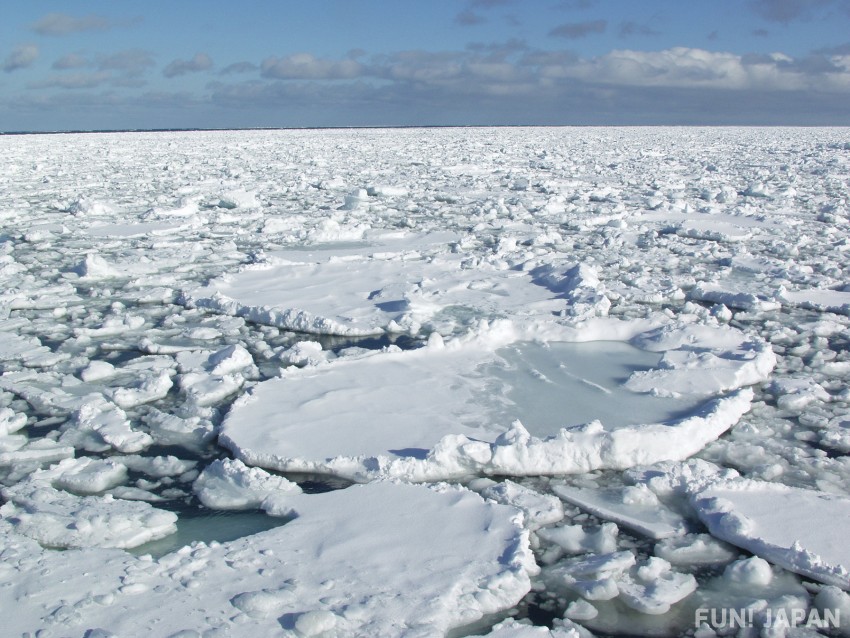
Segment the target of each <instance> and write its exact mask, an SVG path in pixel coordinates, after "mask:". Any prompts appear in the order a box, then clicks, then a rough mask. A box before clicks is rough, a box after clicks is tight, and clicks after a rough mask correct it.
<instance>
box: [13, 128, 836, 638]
mask: <svg viewBox="0 0 850 638" xmlns="http://www.w3.org/2000/svg"><path fill="white" fill-rule="evenodd" d="M847 140H848V131H847V129H840V128H806V129H779V128H776V129H758V128H744V129H742V128H710V129H696V128H669V129H668V128H616V129H604V128H578V129H573V128H516V129H513V128H504V129H487V128H482V129H475V128H470V129H404V130H381V129H359V130H337V131H332V130H324V131H217V132H200V131H199V132H170V133H120V134H119V133H116V134H91V135H61V136H47V135H43V136H42V135H29V136H5V137H0V148H1V149H2V154H0V219H1V220H2V222H3V226H2V229H0V487H2V497H3V502H2V505H0V536H2V543H0V547H2V549H0V554H2V557H3V558H2V561H0V580H2V582H3V585H4V586H3V587H0V599H2V601H0V605H2V607H3V609H12V610H14V613H10V614H7V619H6V622H7V624H8V625H9V626H8V628H7V629H4V630H5V631H8V632H11V633H16V634H19V633H23V632H30V633H31V634H36V633H38V632H39V631H41V632H42V633H44V634H45V635H48V634H50V633H52V634H54V635H92V636H96V635H109V634H117V635H130V634H136V633H140V632H141V633H145V635H162V636H172V635H196V634H203V633H204V632H207V633H209V634H210V635H213V634H214V633H215V632H219V633H222V634H225V635H275V634H280V635H313V634H317V633H321V632H324V633H325V634H326V635H364V636H366V635H368V636H376V635H378V636H396V635H411V636H412V635H416V636H423V635H444V634H446V632H449V631H451V632H453V635H458V636H459V635H474V634H479V635H487V634H488V633H490V634H491V635H494V636H526V635H528V636H537V635H539V636H546V635H550V636H572V637H576V636H578V637H580V638H587V636H589V631H594V632H599V633H601V634H607V635H626V634H628V635H641V636H680V635H683V634H684V633H687V632H691V633H693V632H694V631H696V634H695V635H699V636H701V637H702V636H708V635H712V632H713V631H714V630H713V629H711V628H710V627H708V626H704V627H701V628H697V627H696V625H695V624H694V618H695V613H696V610H698V609H700V608H705V609H720V608H726V609H728V608H746V607H748V606H749V607H750V608H752V609H756V610H757V614H756V616H757V618H756V620H757V622H756V624H757V625H758V623H764V622H765V618H767V617H768V614H769V613H773V612H777V613H778V612H779V611H780V610H785V611H787V612H789V613H790V612H791V611H793V612H794V613H802V612H805V613H811V612H812V611H819V612H824V611H827V610H830V609H841V610H844V611H845V615H847V616H850V611H846V610H848V609H850V603H848V602H847V601H848V598H847V594H846V591H847V590H850V582H848V573H850V556H848V554H847V551H846V548H845V547H844V545H845V544H846V543H844V544H842V539H843V538H844V536H845V535H846V534H844V531H845V530H844V528H845V527H846V519H847V515H848V514H850V512H848V511H846V510H847V509H848V505H847V503H848V502H850V501H848V495H850V463H848V456H847V455H848V452H850V416H848V415H850V386H848V380H850V312H848V307H850V269H848V267H847V265H846V264H847V254H848V250H850V236H848V222H850V208H848V200H849V199H850V197H848V191H850V183H848V178H847V176H848V174H850V154H848V142H847ZM232 457H235V458H232ZM395 481H404V482H401V483H399V482H395ZM439 481H451V482H453V483H454V485H448V484H444V483H440V484H439V485H437V486H431V487H428V486H423V485H411V484H410V483H418V482H428V483H432V482H439ZM352 482H357V483H365V485H352ZM405 482H406V483H405ZM192 543H194V545H193V544H192ZM57 549H62V551H57ZM148 554H149V555H150V556H147V555H148ZM542 619H548V622H547V624H548V625H549V626H547V627H543V626H541V624H540V623H541V621H542ZM845 622H850V618H848V619H846V620H845ZM535 623H537V624H536V625H535ZM4 627H6V625H4ZM759 627H760V625H759V626H758V627H756V628H755V629H754V630H753V631H755V632H757V631H761V629H759ZM140 628H141V629H140ZM765 631H767V629H765ZM807 631H808V630H807ZM840 631H843V632H844V633H845V634H846V631H847V630H846V628H841V629H840ZM178 632H195V634H190V633H184V634H178ZM720 633H722V631H720ZM834 633H835V632H834ZM748 635H750V634H748ZM752 635H755V633H753V634H752ZM765 635H766V634H765ZM789 635H791V634H789ZM800 635H803V634H800ZM805 635H810V634H805Z"/></svg>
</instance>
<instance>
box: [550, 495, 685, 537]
mask: <svg viewBox="0 0 850 638" xmlns="http://www.w3.org/2000/svg"><path fill="white" fill-rule="evenodd" d="M552 491H554V492H555V494H557V495H558V496H560V497H561V498H562V499H564V500H565V501H567V502H568V503H572V504H573V505H578V506H579V507H581V508H582V509H585V510H587V511H589V512H591V513H593V514H595V515H596V516H599V517H600V518H604V519H606V520H611V521H614V522H615V523H619V524H620V525H622V526H623V527H628V528H629V529H632V530H634V531H636V532H638V533H639V534H643V535H645V536H649V537H650V538H655V539H660V538H668V537H670V536H681V535H683V534H685V533H686V532H687V531H688V526H687V523H686V521H685V519H684V518H683V517H682V516H681V515H679V514H677V513H676V512H674V511H673V510H671V509H670V508H668V507H666V506H665V505H663V504H662V503H661V502H660V501H659V500H658V497H657V496H656V495H655V494H654V493H653V492H652V491H651V490H650V489H649V488H648V487H646V486H645V485H636V486H628V487H624V488H613V489H607V490H596V489H582V488H576V487H570V486H567V485H553V486H552Z"/></svg>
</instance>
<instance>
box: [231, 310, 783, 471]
mask: <svg viewBox="0 0 850 638" xmlns="http://www.w3.org/2000/svg"><path fill="white" fill-rule="evenodd" d="M642 328H644V330H643V331H642V330H641V329H642ZM645 328H646V325H645V324H641V323H629V322H622V321H617V320H613V319H605V318H598V319H595V320H588V321H585V322H584V323H583V324H582V326H581V327H579V328H575V327H564V326H560V325H557V324H548V325H540V324H538V325H535V326H534V327H533V328H532V329H529V327H528V326H526V327H524V328H521V329H518V328H516V327H515V326H514V325H512V324H510V323H509V322H504V321H503V322H496V323H494V324H492V325H489V326H485V327H484V328H482V329H481V330H480V331H479V333H478V334H476V335H473V336H469V337H467V338H464V339H459V340H456V341H453V342H444V341H443V339H442V338H441V337H439V335H436V334H435V335H434V336H433V337H432V339H431V340H430V341H429V344H428V346H427V347H424V348H420V349H418V350H413V351H399V350H398V349H396V350H395V351H392V350H391V351H387V352H377V353H372V354H369V355H366V356H360V357H352V358H348V359H346V358H342V359H338V360H335V361H332V362H330V363H327V364H320V365H317V366H308V367H306V368H300V369H293V368H289V369H286V370H284V371H283V373H282V377H281V378H279V379H273V380H270V381H266V382H264V383H262V384H260V385H259V386H257V387H255V388H254V389H253V390H252V391H251V392H250V393H249V394H247V395H245V396H243V397H242V398H240V399H239V400H238V401H237V402H236V404H235V405H234V406H233V408H232V409H231V411H230V412H229V413H228V415H227V417H226V419H225V422H224V424H223V426H222V428H221V432H220V436H219V440H220V442H221V443H222V444H223V445H225V446H227V447H229V448H230V449H231V450H233V451H234V452H235V453H236V454H237V456H238V457H239V458H240V459H242V460H243V461H245V462H246V463H248V464H249V465H259V466H262V467H266V468H272V469H275V470H281V471H301V472H304V471H306V472H320V473H329V474H336V475H340V476H343V477H346V478H351V479H354V480H359V481H362V480H370V479H374V478H378V477H399V478H404V479H407V480H437V479H444V478H457V477H463V476H467V475H474V474H480V473H484V474H509V475H511V474H516V475H527V474H556V473H577V472H588V471H592V470H596V469H624V468H628V467H631V466H632V465H636V464H646V463H653V462H657V461H661V460H682V459H685V458H687V457H689V456H691V455H692V454H694V453H696V452H698V451H699V450H700V449H701V448H702V447H703V446H704V445H705V444H707V443H708V442H710V441H713V440H715V439H716V438H717V437H718V436H720V435H721V434H722V433H723V432H725V431H726V430H727V429H728V428H729V427H731V426H732V425H734V424H735V423H736V422H737V421H738V419H739V418H740V417H741V415H742V414H744V413H745V412H746V411H747V410H748V408H749V404H750V400H751V397H752V392H751V391H750V390H748V389H740V390H739V388H741V387H742V386H745V385H749V384H752V383H755V382H757V381H759V380H761V379H764V378H765V377H766V375H767V374H768V373H769V371H770V370H771V369H772V367H773V364H774V362H775V359H774V358H773V356H772V353H770V351H769V350H766V349H765V348H764V347H763V346H762V345H761V344H759V343H758V342H750V341H748V339H747V338H746V337H744V335H743V334H742V333H740V332H739V331H736V330H732V329H728V328H723V329H721V328H715V329H705V330H703V329H701V328H695V327H694V326H689V325H679V326H676V327H673V326H667V327H666V328H663V329H653V330H649V331H646V330H645ZM635 333H637V334H635ZM528 334H533V335H536V337H537V338H545V337H547V336H548V337H549V338H550V339H551V340H549V341H546V342H545V344H546V345H548V347H549V348H548V350H547V349H546V348H542V346H534V345H533V344H530V343H528V344H526V345H525V346H524V348H523V349H520V350H519V354H517V353H516V352H512V353H510V354H508V353H505V352H503V351H501V350H500V347H503V346H507V345H513V344H516V343H517V342H518V341H521V340H522V338H523V335H528ZM602 336H607V337H608V338H609V339H616V338H617V337H628V336H631V337H632V339H631V340H632V342H633V343H639V344H641V345H644V346H645V347H647V348H649V347H651V348H652V349H654V350H657V351H663V352H664V356H663V358H662V359H661V364H662V365H661V367H659V368H658V369H654V370H648V371H635V372H632V374H631V376H630V377H628V381H627V382H626V383H625V388H624V387H622V385H623V384H622V381H623V379H622V378H621V379H616V378H615V379H606V380H604V383H605V384H606V385H609V386H611V387H610V388H606V387H605V386H603V385H601V384H600V383H598V382H596V381H593V379H594V378H596V375H595V372H598V370H594V368H598V367H600V366H602V365H603V364H604V357H598V361H596V362H594V361H593V360H591V359H589V360H587V361H586V365H585V366H584V367H582V368H580V369H576V370H574V371H571V370H570V367H569V361H568V358H569V356H570V354H571V353H570V352H567V353H565V359H564V361H563V362H560V363H559V362H558V360H557V353H558V352H559V350H558V344H559V343H561V344H564V343H565V342H563V341H561V342H558V341H555V339H558V338H560V339H562V340H563V339H569V340H570V341H572V342H581V341H584V342H588V341H593V340H594V339H596V338H599V337H602ZM696 339H699V341H698V343H699V347H698V348H695V346H694V341H695V340H696ZM712 345H714V346H715V350H716V349H719V352H720V354H719V355H716V354H713V351H712V350H713V349H712V348H711V346H712ZM536 348H537V350H535V349H536ZM553 353H555V354H554V355H553ZM553 356H554V357H555V360H554V362H553V361H552V357H553ZM619 356H622V354H620V355H619ZM659 356H660V355H659ZM546 358H548V359H549V361H548V362H547V361H545V359H546ZM506 359H507V361H506ZM497 362H500V365H497ZM547 366H548V370H547V371H546V373H544V372H542V371H541V370H544V369H546V367H547ZM524 368H528V370H530V374H531V376H532V377H533V378H534V379H536V382H537V386H536V387H534V388H532V389H531V390H529V389H528V388H526V389H525V390H524V391H522V388H519V387H518V386H520V385H522V384H523V383H528V382H527V381H526V382H524V381H523V380H522V378H523V375H524V374H528V371H526V370H525V369H524ZM506 370H507V372H506ZM547 373H548V374H547ZM628 374H629V373H628V371H627V372H625V373H624V376H625V375H628ZM556 375H559V376H556ZM559 377H562V378H559ZM576 380H578V382H579V383H578V384H577V386H576V385H568V382H569V383H570V384H572V383H573V382H575V381H576ZM559 384H560V385H559ZM631 385H634V386H637V388H636V390H632V389H631V387H630V386H631ZM550 386H551V387H554V388H555V391H549V387H550ZM658 390H661V392H657V391H658ZM637 392H644V393H647V394H650V393H651V394H656V393H658V394H662V395H666V396H668V397H670V396H671V395H672V396H675V397H679V398H681V397H682V396H687V397H690V398H691V399H692V401H691V402H677V401H673V400H672V399H670V403H669V404H668V405H666V408H665V409H666V410H667V411H668V412H667V414H669V415H671V416H669V417H668V420H666V421H665V420H661V421H652V420H651V419H652V418H653V417H656V416H658V415H659V414H664V412H658V409H659V404H658V403H653V402H651V401H650V400H647V399H644V400H642V402H641V401H637V400H636V399H637V397H639V395H638V394H637ZM724 392H728V393H727V394H723V393H724ZM711 395H715V398H712V399H710V400H708V401H705V402H704V403H703V402H702V401H703V400H705V398H706V396H709V397H710V396H711ZM586 396H595V397H596V398H595V400H591V401H589V402H588V401H587V399H586V398H584V397H586ZM574 397H575V398H574ZM655 401H660V403H661V404H663V400H658V399H656V400H655ZM588 403H589V405H588ZM583 404H584V405H583ZM596 404H602V405H610V404H619V410H618V411H619V412H620V414H621V415H622V414H623V413H625V414H627V415H628V417H627V418H626V419H625V421H624V422H623V421H622V420H621V422H620V423H617V424H616V427H611V426H610V425H609V426H608V427H606V426H605V425H604V424H603V423H601V422H600V421H599V420H598V417H599V416H602V415H603V414H605V413H606V412H605V410H604V408H599V409H598V411H597V412H596V413H595V411H594V406H595V405H596ZM677 413H678V414H679V415H678V416H672V415H674V414H677ZM582 417H584V418H583V419H582ZM571 418H572V419H575V418H578V419H579V420H578V421H575V420H573V421H571V420H570V419H571ZM647 418H648V419H650V420H644V419H647ZM621 419H622V416H621Z"/></svg>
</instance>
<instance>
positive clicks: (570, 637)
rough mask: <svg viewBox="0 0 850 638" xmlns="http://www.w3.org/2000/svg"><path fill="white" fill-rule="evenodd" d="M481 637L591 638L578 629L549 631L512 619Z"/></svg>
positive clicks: (557, 628) (557, 627)
mask: <svg viewBox="0 0 850 638" xmlns="http://www.w3.org/2000/svg"><path fill="white" fill-rule="evenodd" d="M587 604H588V605H589V603H587ZM476 635H479V634H476ZM481 636H482V637H486V638H592V637H591V636H590V632H586V631H582V630H581V629H580V628H578V627H575V628H573V627H559V626H555V627H553V628H552V629H549V628H548V627H543V626H540V625H531V624H523V623H521V622H518V621H516V620H514V619H513V618H508V619H507V620H503V621H502V622H500V623H498V624H496V625H493V627H492V629H491V630H490V632H489V633H487V634H481Z"/></svg>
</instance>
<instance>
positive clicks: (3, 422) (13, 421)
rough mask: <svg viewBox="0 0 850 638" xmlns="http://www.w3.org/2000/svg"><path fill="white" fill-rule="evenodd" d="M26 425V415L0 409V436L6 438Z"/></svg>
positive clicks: (7, 409)
mask: <svg viewBox="0 0 850 638" xmlns="http://www.w3.org/2000/svg"><path fill="white" fill-rule="evenodd" d="M26 424H27V415H26V414H20V413H17V412H15V411H14V410H10V409H9V408H0V436H7V435H9V434H13V433H14V432H17V431H18V430H20V429H22V428H23V427H24V426H25V425H26Z"/></svg>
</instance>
